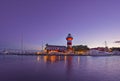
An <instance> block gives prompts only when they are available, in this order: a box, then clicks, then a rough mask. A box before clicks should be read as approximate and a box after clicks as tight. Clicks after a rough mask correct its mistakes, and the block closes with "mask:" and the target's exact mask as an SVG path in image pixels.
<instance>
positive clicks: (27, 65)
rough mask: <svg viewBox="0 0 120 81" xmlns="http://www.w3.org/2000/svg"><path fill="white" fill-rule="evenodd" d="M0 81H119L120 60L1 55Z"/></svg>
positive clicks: (113, 58)
mask: <svg viewBox="0 0 120 81" xmlns="http://www.w3.org/2000/svg"><path fill="white" fill-rule="evenodd" d="M0 81H120V56H96V57H93V56H17V55H0Z"/></svg>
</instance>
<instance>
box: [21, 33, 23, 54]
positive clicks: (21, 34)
mask: <svg viewBox="0 0 120 81" xmlns="http://www.w3.org/2000/svg"><path fill="white" fill-rule="evenodd" d="M21 54H23V33H22V34H21Z"/></svg>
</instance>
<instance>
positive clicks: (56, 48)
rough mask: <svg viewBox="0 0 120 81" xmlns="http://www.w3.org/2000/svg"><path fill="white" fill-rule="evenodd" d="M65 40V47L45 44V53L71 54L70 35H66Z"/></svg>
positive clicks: (71, 38)
mask: <svg viewBox="0 0 120 81" xmlns="http://www.w3.org/2000/svg"><path fill="white" fill-rule="evenodd" d="M66 40H67V47H66V46H59V45H49V44H46V47H45V50H46V52H47V53H50V54H51V53H58V52H62V53H71V52H72V51H73V49H72V40H73V37H72V36H71V34H68V36H67V37H66Z"/></svg>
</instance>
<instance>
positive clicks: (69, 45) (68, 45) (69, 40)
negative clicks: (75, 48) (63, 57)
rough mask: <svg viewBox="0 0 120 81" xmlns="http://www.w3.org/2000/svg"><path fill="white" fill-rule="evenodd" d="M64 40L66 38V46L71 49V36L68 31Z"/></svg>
mask: <svg viewBox="0 0 120 81" xmlns="http://www.w3.org/2000/svg"><path fill="white" fill-rule="evenodd" d="M66 40H67V48H68V50H72V40H73V37H72V36H71V34H70V33H69V34H68V36H67V37H66Z"/></svg>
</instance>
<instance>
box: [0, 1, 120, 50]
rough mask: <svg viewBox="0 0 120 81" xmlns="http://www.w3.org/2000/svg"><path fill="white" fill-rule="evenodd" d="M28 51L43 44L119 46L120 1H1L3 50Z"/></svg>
mask: <svg viewBox="0 0 120 81" xmlns="http://www.w3.org/2000/svg"><path fill="white" fill-rule="evenodd" d="M22 33H23V41H24V47H25V49H38V48H41V45H42V42H43V44H46V43H48V44H55V45H66V40H65V38H66V36H67V34H68V33H71V34H72V36H73V38H74V40H73V45H77V44H83V45H88V47H98V46H104V41H107V44H108V46H109V47H113V46H114V47H118V46H120V44H116V43H114V41H119V40H120V0H0V48H20V47H21V46H20V45H21V38H22Z"/></svg>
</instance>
